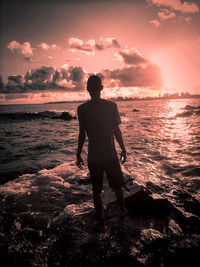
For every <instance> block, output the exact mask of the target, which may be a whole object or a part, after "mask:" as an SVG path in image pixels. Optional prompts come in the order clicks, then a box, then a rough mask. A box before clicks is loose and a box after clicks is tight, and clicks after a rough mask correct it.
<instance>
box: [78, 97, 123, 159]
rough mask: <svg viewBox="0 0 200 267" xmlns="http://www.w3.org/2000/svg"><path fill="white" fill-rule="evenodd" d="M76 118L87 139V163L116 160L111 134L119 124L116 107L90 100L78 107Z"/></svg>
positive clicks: (104, 102)
mask: <svg viewBox="0 0 200 267" xmlns="http://www.w3.org/2000/svg"><path fill="white" fill-rule="evenodd" d="M78 116H79V121H80V124H82V125H83V127H84V128H85V130H86V132H87V135H88V139H89V146H88V161H109V160H115V159H117V153H116V150H115V146H114V134H113V131H114V128H115V126H117V125H118V124H120V123H121V120H120V116H119V112H118V109H117V105H116V104H115V103H114V102H111V101H107V100H104V99H101V98H99V99H97V100H91V101H88V102H86V103H84V104H82V105H80V106H79V107H78Z"/></svg>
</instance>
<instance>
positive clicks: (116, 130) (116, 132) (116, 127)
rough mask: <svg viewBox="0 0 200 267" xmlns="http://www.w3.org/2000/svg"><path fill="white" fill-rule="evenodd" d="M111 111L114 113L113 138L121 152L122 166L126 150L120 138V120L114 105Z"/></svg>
mask: <svg viewBox="0 0 200 267" xmlns="http://www.w3.org/2000/svg"><path fill="white" fill-rule="evenodd" d="M113 111H114V136H115V138H116V140H117V142H118V144H119V146H120V148H121V150H122V151H121V153H120V160H122V164H123V163H124V162H126V149H125V145H124V141H123V137H122V132H121V130H120V127H119V124H121V118H120V115H119V111H118V108H117V105H116V104H114V109H113Z"/></svg>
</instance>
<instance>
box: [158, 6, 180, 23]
mask: <svg viewBox="0 0 200 267" xmlns="http://www.w3.org/2000/svg"><path fill="white" fill-rule="evenodd" d="M158 17H159V18H160V19H161V20H167V19H173V18H175V17H176V13H175V12H172V11H170V10H168V9H166V8H163V9H161V11H159V12H158Z"/></svg>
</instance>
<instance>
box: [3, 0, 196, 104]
mask: <svg viewBox="0 0 200 267" xmlns="http://www.w3.org/2000/svg"><path fill="white" fill-rule="evenodd" d="M0 27H1V31H0V35H1V36H0V49H1V50H0V53H1V63H0V75H1V77H2V80H3V84H2V83H1V84H0V103H1V104H6V103H13V104H14V103H43V102H49V101H65V100H78V99H86V98H87V97H88V94H87V92H86V86H85V83H86V80H87V78H88V75H89V74H90V73H97V74H99V75H100V76H101V77H102V79H103V85H104V90H103V96H104V97H106V98H107V97H117V96H140V97H144V96H156V95H159V94H160V93H165V92H168V93H173V92H186V91H188V92H190V93H192V94H194V93H197V94H199V93H200V79H199V76H200V1H199V0H187V1H181V0H122V1H119V0H98V1H95V0H72V1H66V0H65V1H64V0H63V1H62V0H40V1H39V0H32V1H25V0H24V1H20V0H18V1H17V0H15V1H13V0H9V1H1V26H0Z"/></svg>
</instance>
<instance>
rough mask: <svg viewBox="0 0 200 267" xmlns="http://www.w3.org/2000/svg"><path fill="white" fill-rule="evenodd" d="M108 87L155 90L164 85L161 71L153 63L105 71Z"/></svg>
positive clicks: (104, 76) (104, 75)
mask: <svg viewBox="0 0 200 267" xmlns="http://www.w3.org/2000/svg"><path fill="white" fill-rule="evenodd" d="M101 74H102V75H103V78H104V79H103V81H104V83H105V85H104V86H106V87H143V88H144V87H149V88H154V89H155V90H158V89H160V87H161V85H162V80H161V70H160V68H159V67H158V66H157V65H155V64H152V63H149V64H148V65H147V66H146V67H145V68H144V67H142V66H139V65H138V66H131V67H128V66H127V67H123V68H119V69H115V70H103V71H102V72H101Z"/></svg>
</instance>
